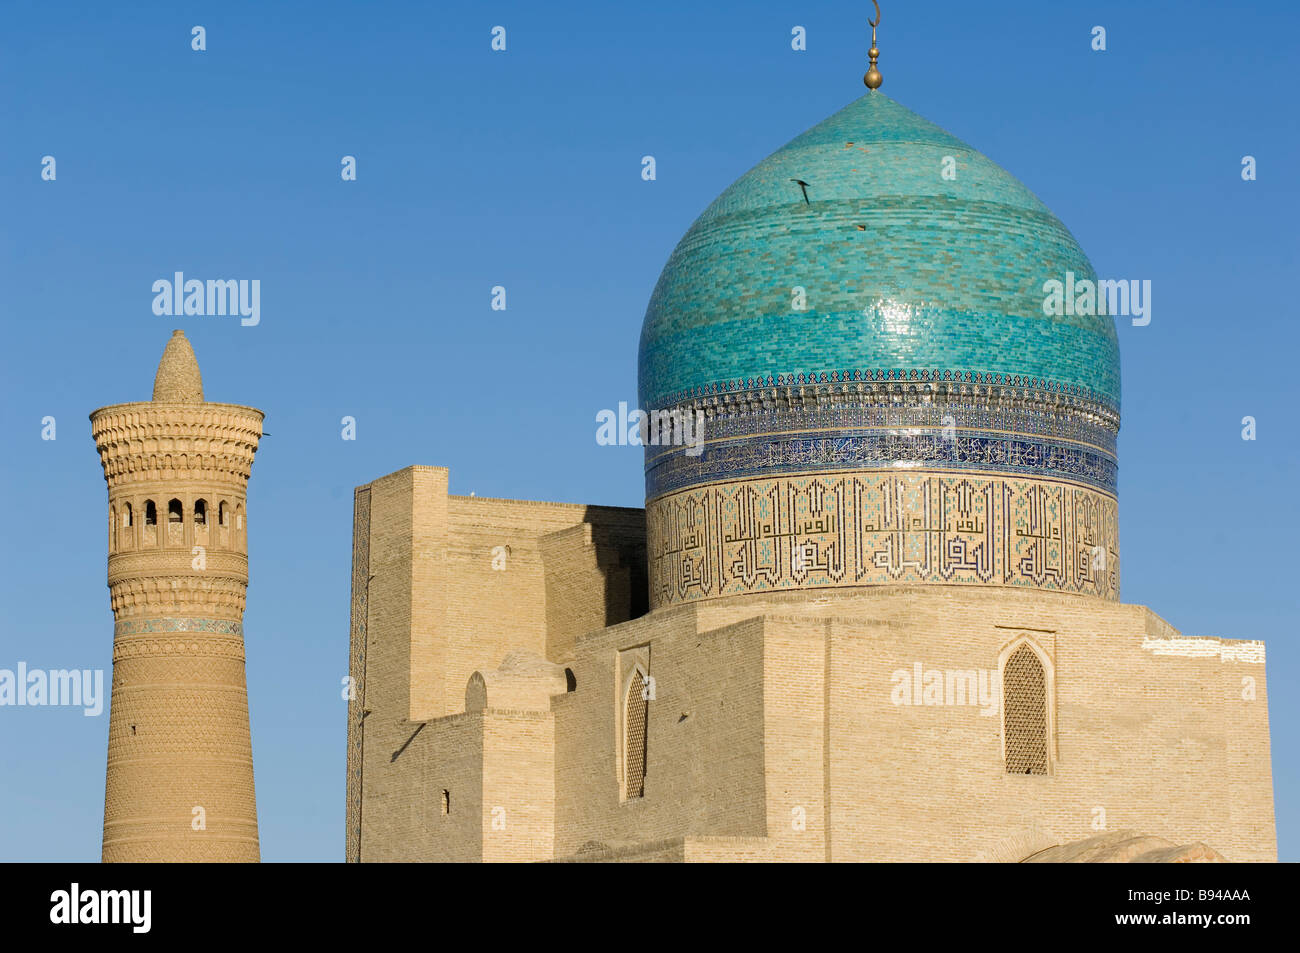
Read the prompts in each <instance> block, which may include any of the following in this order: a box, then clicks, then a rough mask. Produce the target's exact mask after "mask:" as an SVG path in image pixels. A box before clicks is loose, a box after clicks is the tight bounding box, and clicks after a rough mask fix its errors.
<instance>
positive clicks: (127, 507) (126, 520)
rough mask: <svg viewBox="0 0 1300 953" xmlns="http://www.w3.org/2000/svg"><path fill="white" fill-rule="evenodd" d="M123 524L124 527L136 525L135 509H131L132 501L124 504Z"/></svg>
mask: <svg viewBox="0 0 1300 953" xmlns="http://www.w3.org/2000/svg"><path fill="white" fill-rule="evenodd" d="M122 525H123V526H124V527H125V526H134V525H135V511H134V510H132V509H131V504H130V503H123V504H122Z"/></svg>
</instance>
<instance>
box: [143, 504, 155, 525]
mask: <svg viewBox="0 0 1300 953" xmlns="http://www.w3.org/2000/svg"><path fill="white" fill-rule="evenodd" d="M144 525H145V526H157V525H158V507H157V506H155V505H154V501H153V500H145V501H144Z"/></svg>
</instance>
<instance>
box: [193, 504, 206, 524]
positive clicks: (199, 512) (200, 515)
mask: <svg viewBox="0 0 1300 953" xmlns="http://www.w3.org/2000/svg"><path fill="white" fill-rule="evenodd" d="M194 522H195V523H198V524H200V525H202V526H207V525H208V501H207V500H195V501H194Z"/></svg>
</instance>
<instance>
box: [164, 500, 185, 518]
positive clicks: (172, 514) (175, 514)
mask: <svg viewBox="0 0 1300 953" xmlns="http://www.w3.org/2000/svg"><path fill="white" fill-rule="evenodd" d="M181 519H182V514H181V501H180V500H176V499H173V500H169V501H168V502H167V522H169V523H179V522H181Z"/></svg>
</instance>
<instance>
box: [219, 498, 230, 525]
mask: <svg viewBox="0 0 1300 953" xmlns="http://www.w3.org/2000/svg"><path fill="white" fill-rule="evenodd" d="M229 522H230V504H229V503H227V502H226V501H225V500H222V501H221V502H220V503H218V504H217V525H218V526H225V525H227V524H228V523H229Z"/></svg>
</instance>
